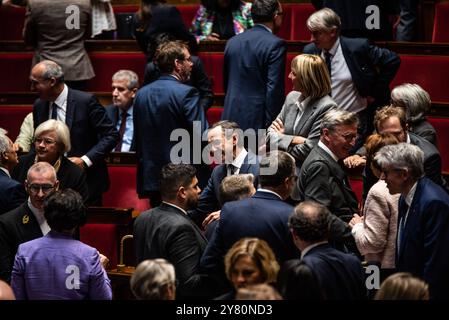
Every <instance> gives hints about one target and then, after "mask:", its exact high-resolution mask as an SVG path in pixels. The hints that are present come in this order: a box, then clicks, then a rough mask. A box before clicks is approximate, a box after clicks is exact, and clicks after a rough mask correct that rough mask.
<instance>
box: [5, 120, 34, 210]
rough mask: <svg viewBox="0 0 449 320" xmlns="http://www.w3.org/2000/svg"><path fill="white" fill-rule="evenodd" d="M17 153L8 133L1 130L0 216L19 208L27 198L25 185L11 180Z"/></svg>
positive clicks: (16, 161)
mask: <svg viewBox="0 0 449 320" xmlns="http://www.w3.org/2000/svg"><path fill="white" fill-rule="evenodd" d="M16 151H17V150H16V146H14V144H13V143H12V141H11V139H9V138H8V136H6V131H5V130H3V129H2V128H0V215H1V214H3V213H5V212H8V211H10V210H12V209H15V208H17V207H18V206H19V205H21V204H22V203H23V202H24V201H25V199H26V197H27V195H26V192H25V189H24V188H23V185H22V184H21V183H19V182H17V181H15V180H13V179H12V178H11V172H12V169H13V168H14V167H15V166H16V165H17V163H18V159H17V153H16Z"/></svg>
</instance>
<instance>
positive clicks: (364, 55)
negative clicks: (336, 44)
mask: <svg viewBox="0 0 449 320" xmlns="http://www.w3.org/2000/svg"><path fill="white" fill-rule="evenodd" d="M340 44H341V50H342V52H343V56H344V57H345V60H346V64H347V65H348V69H349V72H350V73H351V76H352V81H353V82H354V84H355V86H356V88H357V90H358V91H359V93H360V95H362V96H363V97H366V96H372V97H374V98H375V101H374V105H376V106H378V105H385V104H388V102H389V101H390V88H389V85H390V82H391V81H392V80H393V78H394V76H395V75H396V72H397V71H398V69H399V66H400V64H401V60H400V58H399V56H398V55H397V54H396V53H394V52H392V51H390V50H388V49H384V48H379V47H377V46H374V45H372V44H370V43H369V41H368V39H363V38H355V39H351V38H346V37H340ZM303 52H304V53H310V54H317V55H320V54H321V49H318V48H317V47H316V46H315V44H314V43H310V44H308V45H306V46H305V47H304V50H303Z"/></svg>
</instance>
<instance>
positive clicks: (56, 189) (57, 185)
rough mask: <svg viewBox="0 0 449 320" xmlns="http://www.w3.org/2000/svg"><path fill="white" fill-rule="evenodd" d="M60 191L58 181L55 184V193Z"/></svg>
mask: <svg viewBox="0 0 449 320" xmlns="http://www.w3.org/2000/svg"><path fill="white" fill-rule="evenodd" d="M58 190H59V181H58V180H56V182H55V191H58Z"/></svg>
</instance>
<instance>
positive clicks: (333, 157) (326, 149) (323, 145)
mask: <svg viewBox="0 0 449 320" xmlns="http://www.w3.org/2000/svg"><path fill="white" fill-rule="evenodd" d="M318 146H319V147H320V148H321V149H323V150H324V151H325V152H326V153H327V154H328V155H330V156H331V157H332V159H334V160H335V162H338V158H337V156H336V155H335V154H334V153H333V152H332V151H331V150H330V149H329V148H328V147H327V146H326V145H325V144H324V143H323V142H321V140H319V141H318Z"/></svg>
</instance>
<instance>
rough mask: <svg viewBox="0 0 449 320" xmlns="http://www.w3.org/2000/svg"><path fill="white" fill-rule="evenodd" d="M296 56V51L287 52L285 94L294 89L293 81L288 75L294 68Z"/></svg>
mask: <svg viewBox="0 0 449 320" xmlns="http://www.w3.org/2000/svg"><path fill="white" fill-rule="evenodd" d="M296 56H297V54H296V53H287V59H286V61H285V95H287V94H288V93H289V92H290V91H292V90H293V83H292V81H291V80H290V79H289V78H288V75H289V74H290V71H291V69H292V60H293V58H294V57H296Z"/></svg>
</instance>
